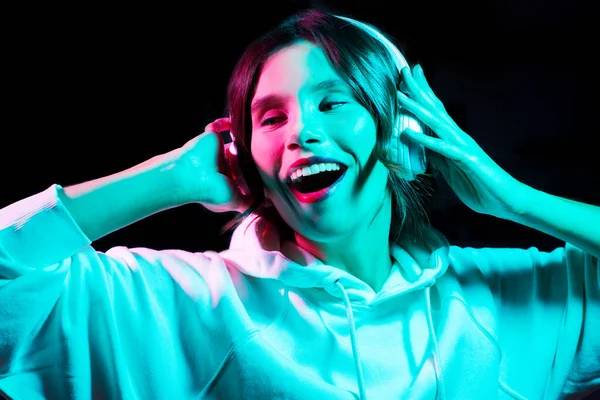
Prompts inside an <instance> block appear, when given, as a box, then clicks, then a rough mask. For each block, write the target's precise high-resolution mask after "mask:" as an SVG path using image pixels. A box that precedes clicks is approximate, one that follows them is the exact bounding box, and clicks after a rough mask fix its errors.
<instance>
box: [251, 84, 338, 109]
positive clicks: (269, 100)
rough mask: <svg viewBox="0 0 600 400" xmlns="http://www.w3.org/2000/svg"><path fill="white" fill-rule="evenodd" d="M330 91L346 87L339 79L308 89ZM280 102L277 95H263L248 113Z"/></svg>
mask: <svg viewBox="0 0 600 400" xmlns="http://www.w3.org/2000/svg"><path fill="white" fill-rule="evenodd" d="M331 89H343V90H346V89H347V85H346V83H345V82H344V81H342V80H341V79H337V78H334V79H326V80H324V81H322V82H319V83H317V84H315V85H313V86H311V87H310V91H311V92H323V91H326V90H331ZM282 101H283V100H282V97H281V96H280V95H277V94H268V95H265V96H263V97H260V98H258V99H256V100H254V101H253V102H252V107H251V109H250V112H251V113H252V114H254V113H256V112H258V111H260V110H262V109H265V108H271V107H274V106H277V105H278V104H280V103H281V102H282Z"/></svg>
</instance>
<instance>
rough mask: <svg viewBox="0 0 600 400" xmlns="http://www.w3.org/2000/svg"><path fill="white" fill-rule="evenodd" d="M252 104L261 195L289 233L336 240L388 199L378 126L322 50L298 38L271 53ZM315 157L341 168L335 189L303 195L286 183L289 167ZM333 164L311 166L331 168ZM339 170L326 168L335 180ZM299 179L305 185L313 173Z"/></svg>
mask: <svg viewBox="0 0 600 400" xmlns="http://www.w3.org/2000/svg"><path fill="white" fill-rule="evenodd" d="M251 108H252V114H251V115H252V141H251V151H252V156H253V158H254V161H255V163H256V166H257V167H258V171H259V174H260V176H261V177H262V180H263V182H264V185H265V194H266V195H267V196H268V198H269V199H271V201H272V202H273V205H274V206H275V207H276V209H277V211H278V212H279V214H280V215H281V217H282V218H283V220H284V221H286V223H287V224H288V225H289V226H290V227H291V228H292V229H294V231H296V232H297V233H299V234H301V235H303V236H304V237H306V238H307V239H310V240H315V241H328V240H335V238H336V237H337V238H339V237H340V236H343V235H345V234H348V233H350V232H351V231H352V230H354V229H356V228H357V227H358V226H359V225H360V224H364V223H368V221H370V220H371V219H372V218H373V217H374V215H375V213H377V211H378V210H379V208H380V207H381V205H382V202H383V201H384V200H388V201H389V198H388V195H389V194H388V193H386V190H385V188H386V183H387V179H388V170H387V168H386V167H385V166H384V165H383V164H382V163H380V162H379V161H377V160H376V159H375V157H374V155H373V148H374V146H375V142H376V137H377V126H376V123H375V121H374V119H373V117H372V116H371V115H370V114H369V112H368V111H367V109H366V108H365V107H363V106H362V105H361V104H360V103H359V102H358V101H357V99H356V98H355V97H354V95H353V93H352V91H351V89H350V87H349V86H348V85H347V84H346V83H345V82H344V81H343V80H342V79H341V78H340V77H339V76H338V75H337V74H336V72H335V71H334V70H333V67H332V66H331V64H330V63H329V61H328V59H327V57H326V56H325V53H324V52H323V50H322V49H321V48H320V47H317V46H315V45H313V44H311V43H309V42H304V41H303V42H298V43H296V44H294V45H292V46H290V47H287V48H285V49H282V50H280V51H279V52H277V53H276V54H274V55H273V56H272V57H271V58H270V59H269V60H268V61H267V62H266V63H265V65H264V67H263V70H262V72H261V75H260V77H259V81H258V85H257V87H256V92H255V95H254V98H253V99H252V106H251ZM313 156H317V157H324V158H326V159H328V160H327V161H330V162H336V163H338V164H340V165H341V169H340V171H345V172H344V174H343V176H342V177H341V178H340V179H339V180H338V181H337V183H336V184H334V185H333V186H330V187H333V188H334V189H333V190H331V189H329V190H327V189H326V190H324V191H321V192H320V194H319V195H311V194H304V195H303V194H301V193H298V191H294V189H293V185H290V184H289V182H290V173H291V172H292V170H293V168H292V164H293V163H294V162H296V161H297V160H299V159H302V158H309V157H313ZM310 164H314V162H310V163H309V165H310ZM333 165H334V164H322V165H318V164H317V165H316V166H313V167H312V168H311V167H309V168H308V169H311V171H312V172H315V171H316V168H318V167H321V169H325V171H327V170H328V169H333V170H335V169H336V168H337V167H335V166H333ZM291 168H292V169H291ZM305 170H306V169H305ZM339 174H340V172H337V173H336V172H330V173H329V175H330V176H333V179H335V178H336V176H337V175H339ZM326 175H327V173H325V174H324V175H322V176H323V177H324V176H326ZM303 179H304V180H305V184H306V183H307V182H310V179H311V177H303ZM312 179H313V182H314V180H319V179H318V178H317V177H315V176H312ZM300 189H302V191H306V190H307V188H305V187H300ZM313 189H314V188H312V189H309V190H313Z"/></svg>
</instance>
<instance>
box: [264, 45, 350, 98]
mask: <svg viewBox="0 0 600 400" xmlns="http://www.w3.org/2000/svg"><path fill="white" fill-rule="evenodd" d="M335 78H338V75H337V74H336V73H335V71H334V69H333V67H332V65H331V64H330V62H329V60H328V59H327V56H326V55H325V52H324V51H323V49H321V48H320V47H318V46H315V45H314V44H312V43H310V42H298V43H295V44H293V45H291V46H289V47H286V48H284V49H281V50H279V51H278V52H277V53H275V54H274V55H273V56H271V57H270V58H269V59H268V60H267V62H266V63H265V65H264V67H263V69H262V72H261V74H260V77H259V80H258V85H257V87H256V92H255V97H260V96H262V95H264V94H266V93H274V92H288V91H291V92H296V91H301V90H302V89H303V88H305V87H307V86H309V85H312V84H314V83H315V82H321V81H324V80H327V79H335Z"/></svg>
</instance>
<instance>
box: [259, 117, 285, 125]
mask: <svg viewBox="0 0 600 400" xmlns="http://www.w3.org/2000/svg"><path fill="white" fill-rule="evenodd" d="M283 118H284V117H269V118H265V119H263V120H262V121H260V126H269V125H275V124H276V123H278V122H281V120H282V119H283Z"/></svg>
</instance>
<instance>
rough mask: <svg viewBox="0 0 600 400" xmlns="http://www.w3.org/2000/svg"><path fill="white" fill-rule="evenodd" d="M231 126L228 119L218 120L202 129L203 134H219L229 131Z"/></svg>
mask: <svg viewBox="0 0 600 400" xmlns="http://www.w3.org/2000/svg"><path fill="white" fill-rule="evenodd" d="M230 126H231V119H230V118H218V119H216V120H214V121H213V122H211V123H210V124H208V125H206V127H204V132H215V133H220V132H223V131H227V130H229V128H230Z"/></svg>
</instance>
